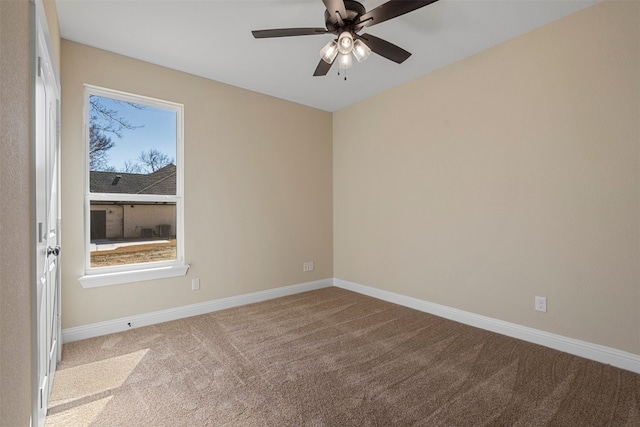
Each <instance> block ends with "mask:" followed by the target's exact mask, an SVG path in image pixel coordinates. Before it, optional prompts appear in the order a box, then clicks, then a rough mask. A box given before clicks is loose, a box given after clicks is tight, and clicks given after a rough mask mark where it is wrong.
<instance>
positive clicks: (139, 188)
mask: <svg viewBox="0 0 640 427" xmlns="http://www.w3.org/2000/svg"><path fill="white" fill-rule="evenodd" d="M89 190H90V191H91V192H92V193H120V194H163V195H174V194H176V165H174V164H169V165H167V166H165V167H163V168H161V169H158V170H157V171H155V172H151V173H149V174H140V173H122V172H101V171H91V172H90V173H89Z"/></svg>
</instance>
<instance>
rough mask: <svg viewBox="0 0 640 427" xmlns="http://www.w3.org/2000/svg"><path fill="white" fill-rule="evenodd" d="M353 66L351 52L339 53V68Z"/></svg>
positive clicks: (344, 68) (343, 68)
mask: <svg viewBox="0 0 640 427" xmlns="http://www.w3.org/2000/svg"><path fill="white" fill-rule="evenodd" d="M351 67H353V59H351V54H349V53H347V54H346V55H345V54H343V53H341V54H340V56H338V68H340V69H341V70H346V69H347V68H351Z"/></svg>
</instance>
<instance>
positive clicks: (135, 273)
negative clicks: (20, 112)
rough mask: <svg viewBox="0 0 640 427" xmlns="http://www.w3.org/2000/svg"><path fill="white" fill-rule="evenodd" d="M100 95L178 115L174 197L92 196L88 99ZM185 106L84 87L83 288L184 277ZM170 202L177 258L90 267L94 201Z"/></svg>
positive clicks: (81, 281)
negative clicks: (92, 207) (172, 208)
mask: <svg viewBox="0 0 640 427" xmlns="http://www.w3.org/2000/svg"><path fill="white" fill-rule="evenodd" d="M94 95H95V96H100V97H105V98H111V99H116V100H119V101H125V102H132V103H136V104H142V105H148V106H150V107H155V108H161V109H164V110H171V111H174V112H175V113H176V159H175V161H176V194H175V195H148V194H144V195H138V194H111V193H91V192H90V188H89V176H90V172H89V109H90V104H89V97H90V96H94ZM183 110H184V106H183V105H182V104H178V103H175V102H170V101H164V100H160V99H155V98H150V97H147V96H142V95H135V94H132V93H127V92H121V91H117V90H113V89H106V88H102V87H98V86H93V85H85V86H84V110H83V118H84V121H83V128H84V131H83V143H84V253H85V262H84V265H85V268H84V271H85V274H84V276H82V277H80V278H79V280H80V284H81V285H82V286H83V287H84V288H92V287H98V286H107V285H117V284H123V283H130V282H138V281H143V280H155V279H161V278H166V277H177V276H184V275H185V274H187V271H188V269H189V265H188V264H186V263H185V261H184V179H183V177H184V165H183V158H184V155H183V154H184V144H183V142H184V114H183ZM113 200H117V201H123V202H136V201H140V202H171V203H175V204H176V259H175V260H171V261H156V262H148V263H140V264H124V265H120V266H114V267H98V268H96V267H93V268H92V267H91V253H90V249H91V244H90V240H91V202H95V201H113Z"/></svg>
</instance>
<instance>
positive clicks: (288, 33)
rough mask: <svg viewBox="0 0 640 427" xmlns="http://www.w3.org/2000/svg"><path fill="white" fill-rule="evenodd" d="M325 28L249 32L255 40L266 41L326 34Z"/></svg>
mask: <svg viewBox="0 0 640 427" xmlns="http://www.w3.org/2000/svg"><path fill="white" fill-rule="evenodd" d="M327 33H328V31H327V29H326V28H276V29H273V30H254V31H251V34H253V37H255V38H257V39H268V38H272V37H292V36H313V35H316V34H327Z"/></svg>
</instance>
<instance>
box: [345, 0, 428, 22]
mask: <svg viewBox="0 0 640 427" xmlns="http://www.w3.org/2000/svg"><path fill="white" fill-rule="evenodd" d="M436 1H438V0H389V1H388V2H386V3H384V4H381V5H380V6H378V7H376V8H375V9H371V10H370V11H369V12H367V13H365V14H364V15H362V16H361V17H360V19H359V21H358V23H357V24H356V27H357V28H363V27H370V26H372V25H376V24H379V23H381V22H384V21H388V20H389V19H392V18H396V17H398V16H400V15H404V14H405V13H409V12H412V11H414V10H416V9H420V8H421V7H424V6H428V5H430V4H431V3H435V2H436Z"/></svg>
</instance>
